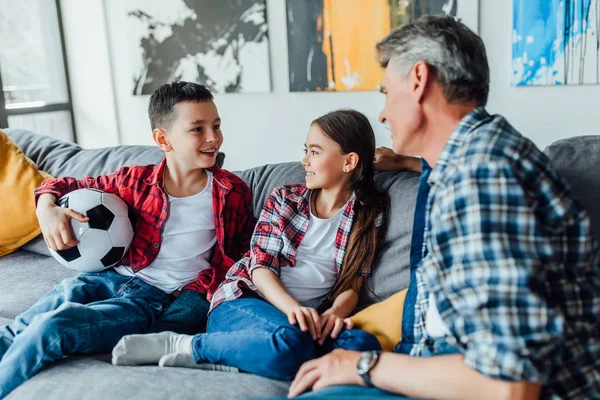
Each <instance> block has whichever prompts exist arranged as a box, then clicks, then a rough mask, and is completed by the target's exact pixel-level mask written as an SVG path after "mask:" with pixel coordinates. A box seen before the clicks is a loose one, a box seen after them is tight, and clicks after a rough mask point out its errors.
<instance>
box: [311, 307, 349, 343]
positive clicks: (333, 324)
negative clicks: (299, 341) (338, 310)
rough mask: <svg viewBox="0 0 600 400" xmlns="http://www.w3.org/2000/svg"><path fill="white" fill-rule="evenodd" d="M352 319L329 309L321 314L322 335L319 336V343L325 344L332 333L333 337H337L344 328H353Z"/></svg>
mask: <svg viewBox="0 0 600 400" xmlns="http://www.w3.org/2000/svg"><path fill="white" fill-rule="evenodd" d="M352 325H353V323H352V320H351V319H350V318H343V317H340V316H339V315H336V314H335V313H333V312H330V311H329V310H327V311H325V312H324V313H323V314H321V336H320V337H319V344H320V345H323V343H325V340H326V339H327V336H329V335H330V334H331V338H332V339H337V337H338V336H339V334H340V332H341V331H342V329H344V328H346V329H351V328H352Z"/></svg>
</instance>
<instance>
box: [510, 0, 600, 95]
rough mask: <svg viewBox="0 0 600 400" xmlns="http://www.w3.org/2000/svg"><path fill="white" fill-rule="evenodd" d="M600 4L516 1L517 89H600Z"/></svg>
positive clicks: (585, 0) (514, 65) (571, 0)
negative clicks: (585, 86) (593, 86)
mask: <svg viewBox="0 0 600 400" xmlns="http://www.w3.org/2000/svg"><path fill="white" fill-rule="evenodd" d="M599 31H600V0H513V42H512V50H513V54H512V84H513V85H516V86H531V85H582V84H594V83H596V84H598V83H600V38H599V37H598V32H599Z"/></svg>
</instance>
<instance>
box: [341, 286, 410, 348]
mask: <svg viewBox="0 0 600 400" xmlns="http://www.w3.org/2000/svg"><path fill="white" fill-rule="evenodd" d="M407 291H408V289H404V290H402V291H401V292H398V293H396V294H394V295H392V296H390V297H388V298H387V299H385V300H384V301H380V302H379V303H375V304H372V305H370V306H369V307H367V308H365V309H364V310H362V311H360V312H358V313H356V314H355V315H353V316H352V317H351V319H352V321H353V322H354V328H356V329H362V330H363V331H367V332H370V333H372V334H373V335H375V337H376V338H377V340H379V343H380V344H381V348H382V350H384V351H392V350H393V349H394V347H396V344H398V342H399V341H400V339H401V337H402V312H403V310H404V299H405V298H406V292H407Z"/></svg>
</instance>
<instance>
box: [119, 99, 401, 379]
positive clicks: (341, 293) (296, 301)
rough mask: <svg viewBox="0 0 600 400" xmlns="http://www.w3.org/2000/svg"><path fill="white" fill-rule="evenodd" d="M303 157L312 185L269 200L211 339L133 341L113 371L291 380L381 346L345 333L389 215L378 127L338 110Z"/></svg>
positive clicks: (316, 128)
mask: <svg viewBox="0 0 600 400" xmlns="http://www.w3.org/2000/svg"><path fill="white" fill-rule="evenodd" d="M304 151H305V153H306V155H305V157H304V159H303V160H302V165H303V166H304V168H305V170H306V184H296V185H285V186H281V187H278V188H276V189H275V190H274V191H273V193H272V194H271V196H270V197H269V199H268V200H267V203H266V204H265V206H264V208H263V210H262V212H261V214H260V218H259V221H258V223H257V225H256V228H255V230H254V234H253V237H252V243H251V249H250V251H249V252H248V253H247V254H246V257H245V258H243V259H242V260H240V261H238V262H237V263H236V264H235V265H234V266H233V267H232V268H231V269H230V270H229V272H228V274H227V278H226V280H225V281H224V282H223V283H222V284H221V286H220V287H219V289H218V290H217V291H216V292H215V295H214V297H213V300H212V304H211V313H210V317H209V322H208V326H207V333H203V334H198V335H196V336H187V335H178V334H175V333H172V332H162V333H159V334H152V335H132V336H127V337H125V338H123V339H122V340H121V341H120V342H119V344H118V345H117V346H116V347H115V348H114V350H113V364H117V365H138V364H150V363H156V362H159V364H160V365H161V366H191V365H190V364H196V363H197V364H200V363H212V364H224V365H228V366H232V367H236V368H238V369H240V370H242V371H246V372H250V373H254V374H258V375H262V376H266V377H269V378H275V379H286V380H292V379H293V378H294V375H295V374H296V372H297V371H298V369H299V367H300V366H301V365H302V363H304V362H305V361H307V360H309V359H312V358H315V357H317V356H320V355H322V354H324V353H326V352H329V351H331V350H332V349H334V348H338V347H341V348H345V349H349V350H359V351H365V350H378V349H379V348H380V346H379V342H378V341H377V339H376V338H375V337H374V336H373V335H371V334H370V333H367V332H364V331H361V330H351V329H345V328H346V327H347V326H349V325H347V321H348V320H346V321H345V319H346V318H347V317H348V316H349V315H350V314H351V313H352V311H353V310H354V308H355V307H356V304H357V302H358V295H359V292H360V288H361V286H362V285H364V284H365V283H366V279H367V277H368V276H369V275H370V273H371V267H372V266H373V264H374V261H375V256H376V254H377V247H378V243H379V240H380V238H381V237H382V235H383V233H384V230H385V226H386V223H387V216H388V211H389V198H388V196H387V193H385V192H382V191H380V190H378V189H376V187H375V185H374V181H373V158H374V154H375V136H374V134H373V129H372V128H371V125H370V124H369V121H368V120H367V118H366V117H365V116H364V115H362V114H361V113H359V112H357V111H352V110H340V111H334V112H331V113H328V114H326V115H324V116H322V117H320V118H318V119H316V120H315V121H313V123H312V124H311V129H310V131H309V132H308V136H307V139H306V144H305V149H304Z"/></svg>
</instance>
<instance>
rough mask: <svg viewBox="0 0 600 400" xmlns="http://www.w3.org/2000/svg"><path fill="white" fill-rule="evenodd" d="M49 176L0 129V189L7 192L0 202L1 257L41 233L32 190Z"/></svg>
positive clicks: (1, 191)
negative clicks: (0, 222) (0, 218)
mask: <svg viewBox="0 0 600 400" xmlns="http://www.w3.org/2000/svg"><path fill="white" fill-rule="evenodd" d="M48 178H50V176H49V175H48V174H46V173H44V172H41V171H39V170H38V168H37V167H36V165H35V164H34V163H33V162H32V161H31V160H30V159H29V158H27V157H26V156H25V154H24V153H23V152H22V151H21V149H19V147H18V146H17V145H16V144H15V143H14V142H13V141H12V140H11V139H10V138H9V137H8V136H7V135H6V134H5V133H4V132H2V131H1V130H0V193H6V194H7V195H6V196H2V201H1V202H0V216H2V224H0V257H1V256H3V255H6V254H8V253H12V252H13V251H15V250H16V249H18V248H19V247H20V246H22V245H23V244H25V243H27V242H29V241H30V240H31V239H33V238H34V237H36V236H38V235H39V234H40V226H39V224H38V220H37V217H36V215H35V205H34V203H33V196H32V194H33V190H34V189H35V188H36V187H38V186H39V185H40V184H41V183H42V182H43V181H44V180H46V179H48Z"/></svg>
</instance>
